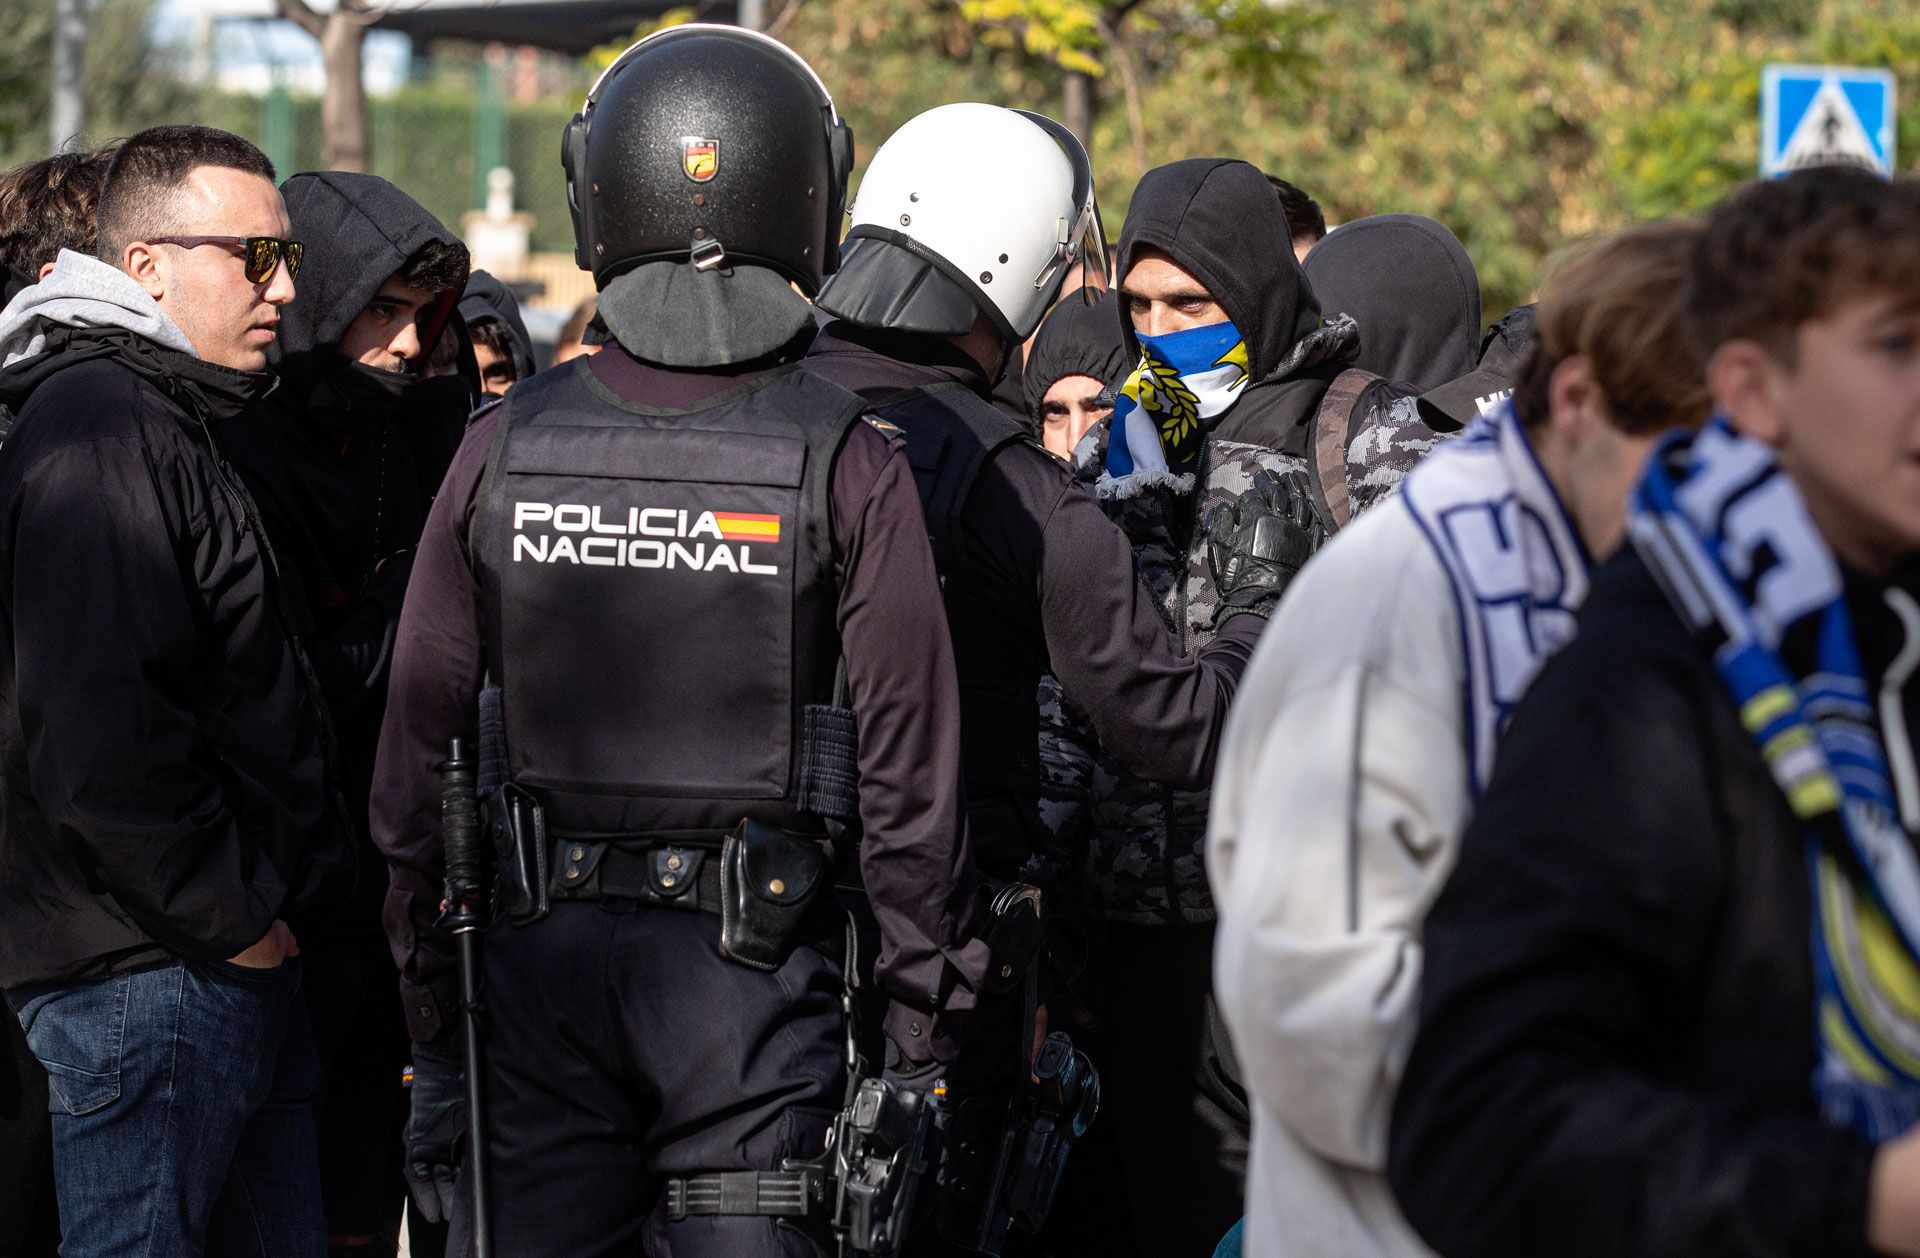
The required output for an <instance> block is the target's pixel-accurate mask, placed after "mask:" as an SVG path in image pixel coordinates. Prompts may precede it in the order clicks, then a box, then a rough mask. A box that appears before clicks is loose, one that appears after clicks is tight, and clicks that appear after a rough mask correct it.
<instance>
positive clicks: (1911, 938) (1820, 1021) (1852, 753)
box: [1629, 420, 1920, 1140]
mask: <svg viewBox="0 0 1920 1258" xmlns="http://www.w3.org/2000/svg"><path fill="white" fill-rule="evenodd" d="M1629 532H1630V535H1631V537H1632V539H1633V544H1634V546H1635V548H1636V549H1637V550H1638V551H1639V552H1640V555H1641V558H1642V559H1644V560H1645V561H1646V564H1647V566H1648V567H1649V568H1650V569H1652V571H1653V573H1654V575H1655V576H1656V577H1657V578H1658V579H1659V581H1660V584H1661V586H1662V587H1663V588H1664V589H1665V591H1666V594H1667V598H1668V600H1669V601H1670V602H1671V603H1672V604H1673V606H1674V609H1675V610H1676V611H1677V612H1678V613H1679V614H1680V616H1681V617H1682V619H1683V620H1685V621H1686V623H1687V624H1688V626H1689V627H1690V628H1691V629H1692V630H1693V632H1694V635H1695V636H1696V637H1697V638H1698V639H1699V641H1700V642H1701V644H1702V645H1703V646H1705V647H1706V648H1707V649H1708V650H1709V651H1711V652H1712V655H1713V661H1714V665H1715V667H1716V668H1717V669H1718V670H1719V673H1720V677H1721V680H1722V682H1723V683H1724V684H1725V685H1726V687H1727V690H1728V691H1729V692H1730V693H1731V694H1732V696H1733V700H1734V703H1735V704H1736V705H1737V706H1738V708H1739V710H1740V719H1741V722H1742V724H1744V725H1745V726H1746V728H1747V732H1748V733H1749V734H1750V735H1751V736H1752V738H1753V740H1754V741H1755V743H1757V744H1758V745H1759V747H1760V751H1761V753H1762V755H1763V756H1764V757H1765V758H1766V762H1767V767H1768V769H1769V770H1770V771H1771V772H1772V774H1773V778H1774V781H1775V782H1776V783H1778V784H1779V787H1780V790H1781V792H1782V793H1783V794H1784V795H1785V796H1786V799H1787V803H1788V804H1789V806H1790V807H1791V808H1792V809H1793V813H1794V815H1795V816H1796V817H1797V818H1799V820H1800V822H1801V825H1802V826H1803V828H1804V833H1805V836H1806V838H1805V845H1806V859H1807V869H1808V878H1809V882H1810V885H1811V890H1812V896H1813V940H1812V948H1813V971H1814V983H1815V1011H1814V1021H1815V1026H1814V1037H1815V1041H1816V1043H1817V1044H1818V1045H1819V1050H1820V1063H1819V1066H1818V1067H1817V1069H1816V1071H1815V1075H1814V1081H1813V1083H1814V1092H1815V1094H1816V1096H1817V1098H1818V1100H1819V1103H1820V1108H1821V1112H1822V1113H1823V1114H1824V1115H1825V1117H1826V1118H1827V1120H1828V1121H1829V1122H1831V1123H1833V1124H1835V1125H1837V1126H1844V1127H1851V1128H1853V1129H1854V1130H1856V1131H1858V1132H1860V1133H1861V1134H1862V1135H1864V1136H1866V1137H1867V1138H1868V1139H1870V1140H1886V1139H1890V1138H1892V1137H1894V1136H1897V1135H1899V1134H1900V1133H1901V1132H1903V1131H1905V1130H1907V1129H1908V1128H1909V1127H1911V1126H1913V1125H1914V1123H1915V1122H1916V1121H1917V1120H1920V965H1917V964H1916V961H1915V958H1916V957H1920V950H1916V945H1920V855H1916V852H1915V848H1914V844H1913V838H1912V836H1911V835H1910V834H1909V833H1908V831H1907V829H1906V828H1905V827H1904V826H1903V825H1902V823H1901V820H1900V802H1899V801H1898V800H1897V799H1896V793H1895V790H1894V788H1893V786H1892V784H1891V781H1890V777H1889V773H1888V767H1887V756H1886V744H1885V743H1884V742H1883V741H1882V728H1881V726H1880V724H1879V722H1878V720H1877V719H1876V715H1875V712H1874V705H1873V701H1872V696H1871V695H1870V693H1869V691H1868V687H1867V681H1866V678H1865V675H1864V672H1863V670H1862V667H1861V663H1860V654H1859V648H1858V646H1857V645H1856V643H1855V639H1854V633H1853V622H1852V617H1851V616H1850V615H1849V614H1848V612H1847V606H1846V602H1845V600H1844V598H1843V597H1842V590H1843V587H1842V578H1841V574H1840V568H1839V565H1838V564H1837V563H1836V562H1835V560H1834V557H1833V552H1832V551H1831V550H1830V549H1829V548H1828V546H1827V544H1826V542H1825V540H1824V539H1823V538H1822V537H1821V536H1820V533H1819V531H1818V530H1817V529H1816V528H1815V527H1814V524H1813V520H1812V519H1811V517H1809V516H1808V515H1807V510H1806V505H1805V503H1804V502H1803V501H1802V500H1801V497H1800V493H1799V490H1798V489H1796V488H1795V486H1794V484H1793V482H1792V481H1791V480H1789V479H1788V478H1787V476H1786V475H1785V473H1783V472H1782V471H1781V470H1780V467H1779V464H1778V463H1777V462H1776V461H1775V459H1774V456H1773V452H1772V451H1771V450H1769V449H1768V448H1767V447H1766V446H1764V445H1761V444H1760V443H1758V442H1755V441H1751V440H1748V439H1747V438H1745V437H1741V436H1739V435H1737V434H1735V433H1734V432H1733V430H1732V429H1730V428H1729V427H1727V426H1726V423H1725V421H1723V420H1716V421H1715V422H1714V423H1712V424H1710V425H1709V426H1708V427H1706V428H1704V429H1702V430H1701V432H1700V433H1699V435H1698V436H1697V437H1695V436H1692V435H1690V434H1685V433H1682V434H1678V435H1676V436H1674V437H1672V438H1670V439H1669V440H1668V441H1666V442H1665V443H1664V444H1663V445H1662V446H1661V448H1660V450H1659V451H1658V453H1657V454H1656V455H1655V457H1654V458H1653V460H1652V462H1650V463H1649V464H1648V467H1647V471H1646V474H1645V476H1644V477H1643V479H1642V480H1641V482H1640V485H1639V487H1638V489H1637V490H1636V491H1635V494H1634V499H1633V502H1632V504H1631V511H1630V515H1629ZM1789 640H1790V641H1792V642H1793V643H1794V644H1795V654H1796V656H1803V655H1806V654H1811V656H1812V659H1813V663H1812V667H1811V668H1810V669H1805V670H1797V669H1795V668H1794V667H1792V666H1790V665H1789V664H1788V662H1787V660H1786V658H1785V657H1784V655H1783V653H1782V650H1781V644H1782V643H1783V642H1784V641H1789ZM1890 684H1896V688H1897V682H1896V681H1895V679H1893V678H1890ZM1891 708H1892V710H1891V711H1887V712H1885V716H1886V719H1887V727H1886V730H1887V736H1888V737H1889V738H1890V739H1896V740H1897V744H1898V746H1899V748H1900V750H1901V752H1902V754H1903V756H1904V757H1905V760H1904V761H1903V763H1907V762H1910V761H1911V753H1910V752H1909V751H1908V748H1907V742H1906V738H1907V734H1906V728H1905V724H1904V721H1905V718H1904V715H1903V714H1902V713H1901V711H1900V709H1899V705H1898V698H1897V695H1896V697H1895V700H1894V703H1893V704H1892V705H1891ZM1907 777H1908V779H1909V782H1910V781H1911V773H1909V774H1907ZM1908 793H1909V794H1911V793H1912V788H1911V785H1909V787H1908ZM1915 807H1916V803H1915V802H1914V801H1909V803H1908V809H1909V811H1912V810H1913V809H1914V808H1915ZM1843 852H1844V853H1847V854H1848V856H1847V858H1846V860H1845V862H1844V864H1850V865H1852V866H1853V867H1854V869H1853V871H1852V872H1849V870H1847V869H1846V868H1844V867H1843V861H1842V859H1841V857H1840V855H1839V854H1840V853H1843Z"/></svg>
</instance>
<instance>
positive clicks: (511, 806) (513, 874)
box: [486, 782, 548, 926]
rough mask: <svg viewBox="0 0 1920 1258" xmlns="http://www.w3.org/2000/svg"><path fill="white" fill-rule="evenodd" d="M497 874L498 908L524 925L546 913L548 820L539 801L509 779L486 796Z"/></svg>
mask: <svg viewBox="0 0 1920 1258" xmlns="http://www.w3.org/2000/svg"><path fill="white" fill-rule="evenodd" d="M486 818H487V830H488V832H489V833H490V835H491V837H492V839H493V855H494V868H495V869H496V870H498V871H499V878H500V912H501V914H502V915H503V916H505V917H506V918H507V920H508V921H511V922H514V923H515V924H517V925H521V926H525V925H527V924H528V923H530V922H537V921H539V920H540V919H541V918H543V917H545V916H546V915H547V908H548V899H547V860H548V857H547V850H548V849H547V822H546V817H545V815H544V814H543V813H542V812H541V809H540V805H539V803H538V802H537V801H536V800H535V799H534V798H533V796H531V795H529V794H527V793H526V792H525V791H523V790H521V789H520V788H519V787H517V786H515V785H514V784H513V783H511V782H509V783H507V784H506V785H504V786H502V787H501V788H500V789H499V790H497V791H495V792H493V794H492V795H490V796H488V797H487V800H486Z"/></svg>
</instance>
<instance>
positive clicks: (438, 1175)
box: [402, 1047, 467, 1223]
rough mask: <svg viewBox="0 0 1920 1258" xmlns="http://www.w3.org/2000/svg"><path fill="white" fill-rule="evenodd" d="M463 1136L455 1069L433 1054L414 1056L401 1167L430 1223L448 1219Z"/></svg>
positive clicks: (461, 1088) (463, 1111) (460, 1082)
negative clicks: (410, 1098) (410, 1097)
mask: <svg viewBox="0 0 1920 1258" xmlns="http://www.w3.org/2000/svg"><path fill="white" fill-rule="evenodd" d="M466 1134H467V1089H466V1081H465V1079H464V1078H462V1076H461V1073H460V1069H459V1067H457V1066H454V1065H451V1064H447V1063H444V1062H442V1061H440V1060H438V1057H437V1054H432V1055H430V1054H423V1053H422V1052H421V1051H420V1050H419V1049H418V1048H417V1047H416V1048H415V1050H414V1056H413V1092H412V1112H411V1113H409V1114H408V1115H407V1157H406V1164H405V1165H404V1167H403V1168H402V1170H403V1171H404V1172H405V1174H406V1177H407V1187H408V1188H409V1189H410V1190H411V1191H412V1193H413V1202H414V1204H415V1205H416V1206H418V1207H419V1208H420V1215H421V1217H422V1218H424V1219H426V1221H427V1222H429V1223H445V1222H447V1221H448V1220H450V1219H451V1218H453V1209H454V1206H453V1176H454V1167H455V1165H456V1162H457V1157H456V1152H455V1151H456V1150H457V1149H458V1148H459V1146H460V1142H461V1141H462V1140H463V1139H465V1138H466Z"/></svg>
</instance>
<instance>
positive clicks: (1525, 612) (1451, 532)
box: [1400, 402, 1587, 796]
mask: <svg viewBox="0 0 1920 1258" xmlns="http://www.w3.org/2000/svg"><path fill="white" fill-rule="evenodd" d="M1400 496H1401V499H1402V500H1403V501H1404V502H1405V503H1406V505H1407V509H1408V510H1409V511H1411V512H1412V513H1413V518H1414V520H1415V522H1417V523H1418V524H1419V525H1420V528H1421V531H1422V532H1424V533H1425V534H1426V536H1427V541H1428V543H1429V544H1431V545H1432V547H1433V549H1434V552H1435V553H1436V554H1437V555H1439V557H1440V562H1441V563H1442V564H1443V565H1444V566H1445V567H1446V570H1447V579H1448V580H1449V581H1450V582H1451V583H1452V585H1453V598H1454V604H1455V606H1456V608H1457V609H1458V611H1459V613H1460V645H1461V648H1462V656H1463V658H1464V660H1465V662H1466V715H1467V767H1468V769H1469V771H1470V772H1471V774H1472V785H1473V791H1474V794H1475V795H1476V796H1477V795H1478V794H1479V793H1480V792H1481V791H1482V790H1484V789H1485V787H1486V784H1487V778H1488V777H1489V776H1490V775H1491V773H1492V772H1493V752H1494V746H1495V744H1496V743H1497V742H1498V741H1499V738H1500V735H1501V734H1502V733H1503V732H1505V730H1506V728H1507V721H1508V719H1509V718H1510V717H1511V716H1512V714H1513V707H1514V705H1515V704H1516V703H1518V702H1519V701H1520V696H1522V695H1524V694H1525V693H1526V692H1527V687H1528V686H1529V685H1531V684H1532V682H1533V678H1534V675H1535V674H1536V673H1538V672H1539V671H1540V666H1541V665H1542V664H1544V663H1545V662H1546V661H1547V659H1548V657H1549V656H1551V655H1552V654H1553V653H1554V652H1555V651H1558V650H1559V649H1560V648H1561V647H1563V646H1565V645H1566V644H1567V643H1568V642H1569V641H1571V640H1572V638H1573V631H1574V613H1575V612H1576V611H1578V610H1579V607H1580V603H1581V600H1583V599H1585V598H1586V596H1587V554H1586V550H1585V549H1584V548H1583V547H1582V546H1581V544H1580V537H1579V534H1578V533H1576V532H1575V531H1574V528H1573V522H1572V521H1571V520H1569V519H1568V518H1567V512H1566V508H1565V507H1563V506H1562V505H1561V504H1560V495H1559V494H1557V493H1555V492H1554V488H1553V483H1552V482H1551V481H1549V480H1548V479H1547V474H1546V473H1545V472H1544V471H1543V470H1541V467H1540V460H1539V459H1538V458H1537V457H1536V456H1535V455H1534V453H1533V447H1532V446H1531V445H1529V444H1528V443H1527V434H1526V431H1525V429H1524V428H1523V427H1522V426H1521V424H1520V419H1519V417H1518V416H1517V415H1515V414H1514V411H1513V404H1512V403H1511V402H1502V403H1500V404H1499V405H1498V406H1496V407H1495V408H1494V409H1493V410H1491V411H1489V412H1488V413H1487V414H1485V415H1483V416H1481V417H1480V418H1479V419H1476V420H1475V421H1474V422H1473V423H1472V424H1470V425H1469V426H1468V427H1467V430H1466V431H1465V432H1463V433H1461V434H1460V436H1458V437H1456V438H1455V439H1454V440H1452V441H1449V442H1446V443H1445V444H1443V445H1441V446H1439V447H1438V448H1437V449H1435V450H1434V451H1433V453H1432V454H1429V455H1428V456H1427V457H1426V458H1425V459H1423V460H1421V461H1420V463H1419V464H1418V465H1416V466H1415V467H1414V469H1413V470H1412V471H1411V472H1409V473H1407V479H1406V481H1405V483H1404V484H1402V485H1401V487H1400Z"/></svg>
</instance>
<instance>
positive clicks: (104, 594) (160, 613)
mask: <svg viewBox="0 0 1920 1258" xmlns="http://www.w3.org/2000/svg"><path fill="white" fill-rule="evenodd" d="M292 238H293V233H292V231H291V230H290V226H289V223H288V220H287V212H286V207H285V205H284V203H283V202H282V200H281V198H280V194H279V191H278V190H277V189H276V188H275V187H274V182H273V167H272V165H271V164H270V163H269V162H268V161H267V159H266V157H265V156H264V155H262V154H261V153H260V151H259V150H258V149H256V148H255V147H254V146H253V145H251V144H249V143H248V142H247V141H245V140H242V139H240V138H239V137H237V136H233V135H229V134H227V133H226V132H222V131H216V130H213V129H211V128H206V127H192V126H179V127H158V128H154V129H152V130H149V131H145V132H142V133H140V134H139V135H136V136H134V137H133V138H132V139H130V140H128V141H127V142H126V144H125V145H124V147H122V148H121V150H120V153H119V155H118V156H117V157H116V158H115V159H114V162H113V165H112V167H111V169H110V170H109V172H108V176H107V182H106V188H105V191H104V192H103V193H102V196H101V200H100V205H99V242H98V246H97V248H98V253H99V258H98V260H96V259H92V258H87V257H84V256H82V255H81V254H78V253H74V252H71V251H68V252H63V253H62V254H61V255H60V257H59V260H58V262H57V263H56V264H55V266H54V269H53V270H52V271H51V272H50V273H49V274H48V275H47V277H46V278H45V279H44V280H42V281H41V282H40V283H39V284H38V285H36V286H34V287H33V288H30V289H28V290H26V292H24V293H23V294H21V295H20V296H19V297H18V298H16V299H15V301H14V302H13V303H12V305H11V306H10V307H9V308H8V315H7V317H6V319H5V320H4V321H0V360H3V361H4V363H5V369H4V370H3V371H0V405H3V406H4V407H5V408H6V409H7V410H8V411H9V412H10V413H11V415H12V417H13V422H12V425H11V428H10V430H9V431H8V432H7V435H6V439H5V443H4V445H3V446H0V519H4V520H5V522H6V523H5V526H4V528H0V588H4V589H5V590H6V591H8V595H7V598H6V599H5V601H4V605H0V775H4V777H5V780H6V784H7V789H6V791H5V793H4V795H3V796H0V871H4V872H0V986H4V987H5V988H6V992H7V1001H8V1004H9V1005H10V1006H11V1011H12V1013H13V1014H14V1015H16V1016H17V1017H18V1018H19V1020H20V1023H21V1025H22V1027H23V1028H24V1029H25V1031H26V1035H27V1040H28V1043H29V1044H30V1045H31V1046H32V1048H33V1051H34V1053H35V1055H36V1056H37V1057H39V1059H40V1060H41V1062H42V1063H43V1064H44V1065H45V1066H46V1068H47V1071H48V1075H49V1077H50V1083H51V1092H52V1106H51V1107H52V1110H53V1132H54V1161H55V1181H56V1189H57V1192H58V1195H59V1200H60V1219H61V1224H62V1228H63V1231H64V1233H65V1236H64V1240H63V1243H62V1247H61V1248H62V1252H63V1253H66V1254H77V1255H104V1254H124V1253H132V1252H142V1253H150V1254H178V1255H187V1254H200V1253H216V1254H245V1255H267V1254H273V1255H296V1256H298V1258H319V1256H320V1255H321V1254H323V1253H324V1252H325V1245H326V1233H325V1223H324V1219H323V1217H322V1214H321V1208H320V1198H319V1194H318V1192H317V1191H316V1183H317V1179H318V1171H317V1166H316V1157H315V1150H314V1132H313V1117H312V1108H311V1104H310V1102H311V1098H312V1094H313V1089H314V1087H315V1085H316V1080H317V1069H316V1063H315V1054H314V1047H313V1039H312V1034H311V1032H310V1031H309V1029H308V1024H307V1017H306V1012H305V1008H304V1006H303V1004H302V1002H301V995H300V984H301V963H300V958H299V953H300V943H299V942H298V941H300V940H303V939H306V938H310V937H312V934H313V933H314V932H315V931H317V928H318V924H319V922H320V921H322V920H323V919H324V918H325V917H326V916H327V915H328V914H329V913H331V912H332V911H333V910H334V909H335V908H336V907H337V906H338V904H339V903H340V901H341V900H342V899H343V898H344V897H345V895H346V894H347V892H348V890H349V889H350V888H351V886H352V883H353V869H352V865H351V852H350V849H349V846H348V840H349V833H350V823H349V821H348V818H347V816H346V813H345V809H344V808H343V807H342V806H341V804H340V800H339V795H338V792H337V791H336V790H334V788H333V787H332V784H331V778H332V769H331V766H330V764H329V763H328V759H329V756H328V749H327V748H328V739H327V737H326V720H325V715H324V713H323V712H322V710H321V707H320V699H319V695H318V693H317V689H316V687H315V685H314V684H313V679H312V672H311V668H310V666H309V665H308V664H307V661H306V660H305V658H304V657H303V656H302V655H301V653H300V650H299V647H298V645H297V644H296V643H295V642H294V641H293V640H292V638H291V632H290V626H289V624H288V621H287V619H286V617H285V614H284V610H283V599H282V597H281V595H282V591H281V590H280V589H279V588H278V586H277V582H276V578H275V575H274V562H273V556H272V554H271V552H270V551H269V550H268V549H267V546H266V542H265V540H264V539H263V538H262V537H261V534H260V529H259V526H258V523H257V516H256V512H255V508H254V505H253V502H252V500H251V498H250V496H249V495H248V493H247V491H246V489H245V487H244V486H243V485H242V484H241V482H240V481H239V480H238V478H237V477H235V476H234V474H233V473H232V471H231V469H230V468H228V467H227V466H226V465H225V464H224V463H223V462H222V461H221V460H220V459H219V457H218V456H217V454H216V452H215V450H214V448H213V441H214V435H215V434H216V433H218V432H220V431H221V430H222V429H224V428H225V427H227V426H229V425H230V424H232V423H233V422H235V417H236V416H238V415H239V414H240V413H241V412H242V411H243V410H245V409H246V407H247V406H248V405H249V404H251V403H252V402H253V401H255V400H256V399H257V398H259V397H260V395H261V394H262V393H263V392H264V391H265V389H266V388H267V387H268V385H269V384H270V380H269V378H268V377H267V376H266V375H264V374H263V373H262V372H261V370H260V369H261V368H262V367H263V366H264V365H265V363H266V358H267V352H268V350H269V349H270V348H272V346H273V342H274V336H275V332H276V328H277V326H278V324H279V321H280V316H281V312H282V310H283V309H284V308H285V307H286V305H287V303H288V302H290V301H291V300H293V298H294V292H295V289H294V278H293V275H292V273H291V271H292V268H291V267H289V266H287V265H286V262H287V261H288V249H287V244H286V242H288V241H289V240H290V239H292ZM263 239H264V240H270V241H273V242H276V243H274V244H271V245H262V244H259V243H258V241H260V240H263ZM275 254H277V258H276V257H274V256H272V255H275Z"/></svg>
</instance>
